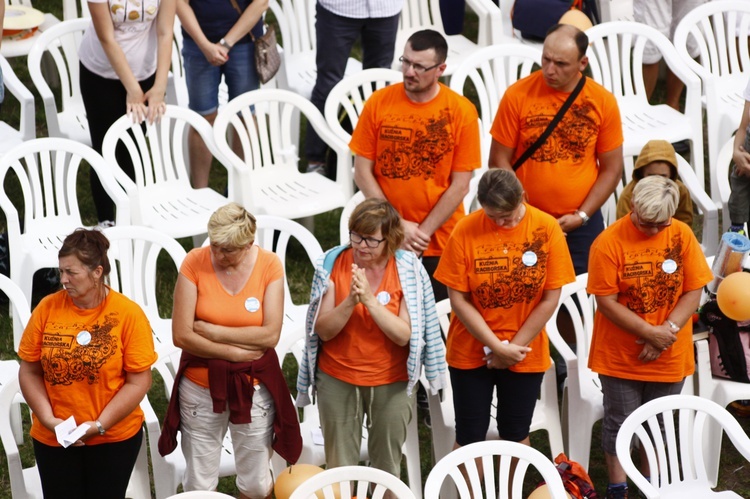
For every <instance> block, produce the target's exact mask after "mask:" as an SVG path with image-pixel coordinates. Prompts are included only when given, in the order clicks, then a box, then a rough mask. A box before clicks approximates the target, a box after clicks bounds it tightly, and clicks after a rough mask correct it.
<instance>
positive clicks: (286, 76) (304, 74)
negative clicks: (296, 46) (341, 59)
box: [276, 51, 362, 99]
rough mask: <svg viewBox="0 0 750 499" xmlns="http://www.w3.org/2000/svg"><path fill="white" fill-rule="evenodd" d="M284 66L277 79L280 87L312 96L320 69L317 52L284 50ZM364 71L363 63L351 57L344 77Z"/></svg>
mask: <svg viewBox="0 0 750 499" xmlns="http://www.w3.org/2000/svg"><path fill="white" fill-rule="evenodd" d="M281 57H282V59H283V61H282V67H281V69H279V73H280V74H278V75H277V76H276V79H277V81H278V83H279V87H280V88H284V89H287V90H291V91H292V92H294V93H295V94H299V95H301V96H303V97H304V98H306V99H309V98H310V97H311V96H312V90H313V87H314V86H315V80H316V79H317V77H318V69H317V66H316V64H315V52H314V51H313V52H301V53H295V54H291V53H289V52H287V51H284V53H283V55H282V56H281ZM359 71H362V63H361V62H360V61H358V60H357V59H353V58H351V57H350V58H349V59H347V61H346V69H345V70H344V78H346V77H347V76H352V75H354V74H356V73H358V72H359Z"/></svg>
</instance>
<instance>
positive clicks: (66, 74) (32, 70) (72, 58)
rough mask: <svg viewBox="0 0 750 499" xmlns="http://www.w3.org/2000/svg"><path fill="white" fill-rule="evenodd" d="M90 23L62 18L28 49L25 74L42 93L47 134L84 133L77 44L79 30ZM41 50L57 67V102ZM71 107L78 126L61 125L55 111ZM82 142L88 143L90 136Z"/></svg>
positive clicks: (51, 135)
mask: <svg viewBox="0 0 750 499" xmlns="http://www.w3.org/2000/svg"><path fill="white" fill-rule="evenodd" d="M90 25H91V20H90V19H73V20H70V21H63V22H61V23H59V24H57V25H55V26H53V27H51V28H49V29H47V30H46V31H44V32H43V33H42V34H41V36H40V37H39V39H38V40H37V41H36V42H35V43H34V45H33V47H32V48H31V51H30V52H29V57H28V66H29V75H30V76H31V81H33V82H34V86H35V87H36V88H37V91H38V92H39V94H40V95H41V96H42V102H43V103H44V113H45V115H46V118H47V129H48V133H49V136H50V137H73V136H76V137H77V136H79V135H82V134H83V133H84V132H85V135H88V122H87V121H86V116H85V110H84V108H83V98H82V96H81V85H80V73H79V70H80V67H79V60H78V48H79V47H80V46H81V39H82V38H83V33H84V32H85V31H86V29H87V28H88V27H89V26H90ZM45 52H48V53H49V54H50V56H51V57H52V60H53V61H54V63H55V68H56V70H57V75H58V78H59V82H60V105H59V106H58V105H57V104H56V101H55V95H54V93H53V92H52V89H51V88H50V86H49V84H48V83H47V79H46V78H45V76H44V73H43V72H42V56H43V55H44V53H45ZM71 110H72V111H75V113H76V114H78V115H79V116H78V118H77V119H78V122H79V123H78V125H79V130H76V131H72V130H64V129H62V128H61V124H60V122H59V120H58V113H60V112H64V111H71ZM76 132H77V133H76ZM85 143H90V138H89V139H88V141H87V142H85Z"/></svg>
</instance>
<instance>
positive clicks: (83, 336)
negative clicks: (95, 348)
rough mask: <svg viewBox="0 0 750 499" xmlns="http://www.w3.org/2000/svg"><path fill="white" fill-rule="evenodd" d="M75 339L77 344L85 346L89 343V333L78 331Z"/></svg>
mask: <svg viewBox="0 0 750 499" xmlns="http://www.w3.org/2000/svg"><path fill="white" fill-rule="evenodd" d="M76 341H77V342H78V344H79V345H81V346H84V347H85V346H86V345H88V344H89V343H91V333H89V332H88V331H80V332H79V333H78V334H77V335H76Z"/></svg>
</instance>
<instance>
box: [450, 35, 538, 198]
mask: <svg viewBox="0 0 750 499" xmlns="http://www.w3.org/2000/svg"><path fill="white" fill-rule="evenodd" d="M541 62H542V51H541V49H539V48H538V47H534V46H530V45H519V44H515V43H505V44H501V45H492V46H489V47H483V48H481V49H479V50H477V51H476V52H474V53H473V54H471V55H470V56H469V57H467V58H466V59H464V60H463V61H461V63H460V64H459V65H458V67H457V68H456V71H455V73H454V74H453V76H452V77H451V83H450V85H451V89H453V90H455V91H456V92H458V93H459V94H461V95H476V99H477V100H478V102H479V108H478V111H479V121H480V130H481V132H482V168H481V169H479V170H477V171H476V172H475V174H474V176H475V177H478V176H481V174H482V173H483V172H484V171H485V170H486V169H487V165H488V162H489V157H490V144H491V141H492V138H491V137H490V129H491V128H492V123H493V122H494V121H495V114H496V113H497V109H498V106H499V105H500V101H501V100H502V99H503V95H505V90H507V88H508V87H509V86H511V85H512V84H513V83H515V82H516V81H518V80H520V79H521V78H525V77H526V76H528V75H530V74H531V73H532V72H533V71H534V68H535V67H536V66H541ZM467 213H468V212H467Z"/></svg>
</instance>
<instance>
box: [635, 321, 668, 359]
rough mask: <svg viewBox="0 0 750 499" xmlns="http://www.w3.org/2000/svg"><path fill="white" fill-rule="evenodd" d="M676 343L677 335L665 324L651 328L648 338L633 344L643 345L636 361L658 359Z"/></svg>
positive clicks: (640, 339)
mask: <svg viewBox="0 0 750 499" xmlns="http://www.w3.org/2000/svg"><path fill="white" fill-rule="evenodd" d="M675 341H677V334H675V333H674V332H673V331H672V328H670V327H669V325H667V324H659V325H657V326H652V327H651V331H650V333H649V334H648V338H639V339H637V340H636V341H635V342H636V343H638V344H639V345H643V349H642V350H641V353H640V354H639V355H638V360H640V361H642V362H651V361H654V360H656V359H658V358H659V356H660V355H661V353H662V352H663V351H665V350H666V349H667V348H669V347H671V346H672V344H673V343H674V342H675Z"/></svg>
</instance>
